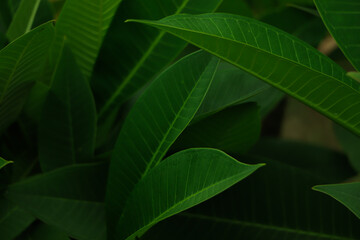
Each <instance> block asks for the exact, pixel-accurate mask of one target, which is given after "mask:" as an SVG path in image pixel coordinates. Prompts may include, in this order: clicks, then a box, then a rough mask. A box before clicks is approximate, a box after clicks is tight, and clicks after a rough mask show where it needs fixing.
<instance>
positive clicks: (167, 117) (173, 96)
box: [106, 51, 219, 228]
mask: <svg viewBox="0 0 360 240" xmlns="http://www.w3.org/2000/svg"><path fill="white" fill-rule="evenodd" d="M218 62H219V60H218V59H216V58H214V57H213V56H211V55H210V54H208V53H206V52H203V51H199V52H196V53H194V54H191V55H189V56H186V57H185V58H183V59H181V60H180V61H178V62H177V63H175V64H174V65H172V66H171V67H169V68H168V69H167V70H166V71H164V72H163V73H162V74H161V75H160V76H159V77H158V78H157V79H156V80H155V81H154V82H153V83H152V84H151V85H150V87H149V88H148V89H147V90H146V92H145V93H144V94H143V95H142V96H141V97H140V98H139V100H138V101H137V102H136V103H135V105H134V106H133V108H132V109H131V111H130V113H129V114H128V116H127V118H126V120H125V122H124V125H123V127H122V130H121V132H120V134H119V137H118V140H117V143H116V146H115V148H114V151H113V154H112V159H111V164H110V172H109V180H108V186H107V198H106V203H107V211H108V214H109V221H108V223H109V224H110V225H111V224H113V223H116V222H117V220H118V219H119V218H120V215H121V214H122V210H123V207H124V205H125V203H126V199H127V198H128V196H129V195H130V193H131V192H132V191H133V189H134V187H135V185H136V184H137V183H138V182H139V181H140V180H141V179H142V178H143V177H144V176H145V175H146V174H147V173H148V172H149V170H151V168H153V167H155V166H156V165H157V164H158V163H159V162H160V161H161V160H162V158H163V157H164V155H165V154H166V152H167V150H168V149H169V147H170V146H171V144H172V143H173V142H174V141H175V140H176V138H177V137H178V136H179V135H180V133H181V132H182V131H183V130H184V129H185V127H186V126H187V125H188V124H189V122H190V121H191V119H192V117H193V116H194V115H195V113H196V111H197V109H198V108H199V106H200V104H201V102H202V100H203V99H204V96H205V94H206V91H207V90H208V88H209V85H210V83H211V80H212V79H213V77H214V74H215V72H216V68H217V65H218ZM110 228H112V226H110Z"/></svg>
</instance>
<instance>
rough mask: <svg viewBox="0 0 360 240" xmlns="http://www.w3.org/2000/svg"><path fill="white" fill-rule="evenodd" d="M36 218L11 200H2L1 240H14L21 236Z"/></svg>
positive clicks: (0, 207) (0, 209) (0, 201)
mask: <svg viewBox="0 0 360 240" xmlns="http://www.w3.org/2000/svg"><path fill="white" fill-rule="evenodd" d="M34 221H35V217H34V216H32V215H31V214H29V213H28V212H27V211H25V210H23V209H21V208H20V207H19V206H16V205H15V204H13V203H11V202H10V201H9V200H7V199H4V198H0V239H1V240H13V239H14V238H15V237H17V236H18V235H20V234H21V233H22V232H23V231H24V230H25V229H26V228H27V227H28V226H30V224H31V223H33V222H34Z"/></svg>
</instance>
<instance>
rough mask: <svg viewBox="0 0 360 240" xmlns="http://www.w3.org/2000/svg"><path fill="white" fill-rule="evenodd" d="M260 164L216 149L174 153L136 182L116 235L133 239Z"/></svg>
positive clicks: (211, 194) (223, 187)
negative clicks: (241, 161)
mask: <svg viewBox="0 0 360 240" xmlns="http://www.w3.org/2000/svg"><path fill="white" fill-rule="evenodd" d="M260 166H261V165H247V164H243V163H240V162H238V161H237V160H236V159H233V158H231V157H230V156H228V155H226V154H224V153H223V152H221V151H219V150H214V149H190V150H186V151H183V152H179V153H176V154H174V155H173V156H171V157H169V158H167V159H165V160H164V161H163V162H162V163H160V164H159V165H158V166H156V167H155V168H154V169H153V170H151V171H150V172H149V173H148V174H147V175H146V176H145V177H144V178H143V179H142V180H141V181H140V182H139V183H138V184H137V185H136V187H135V189H134V191H133V192H132V194H131V196H130V198H129V201H128V204H127V205H126V207H125V209H124V214H123V215H122V217H121V218H120V220H119V223H118V228H117V235H116V236H117V238H116V239H133V238H134V237H135V236H137V235H138V233H140V232H142V231H143V230H144V229H148V228H149V227H151V226H152V225H154V224H156V223H157V222H159V221H161V220H164V219H166V218H168V217H170V216H172V215H175V214H177V213H179V212H181V211H184V210H186V209H188V208H190V207H193V206H195V205H197V204H199V203H201V202H203V201H205V200H207V199H209V198H211V197H213V196H215V195H217V194H218V193H220V192H222V191H224V190H225V189H227V188H229V187H230V186H232V185H234V184H235V183H237V182H239V181H240V180H242V179H244V178H246V177H247V176H249V175H250V174H251V173H253V172H254V171H255V170H256V169H258V168H259V167H260Z"/></svg>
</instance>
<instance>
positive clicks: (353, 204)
mask: <svg viewBox="0 0 360 240" xmlns="http://www.w3.org/2000/svg"><path fill="white" fill-rule="evenodd" d="M313 189H314V190H316V191H319V192H323V193H325V194H327V195H329V196H331V197H333V198H334V199H336V200H337V201H339V202H340V203H342V204H344V205H345V206H346V207H347V208H348V209H349V210H350V211H352V212H353V213H354V214H355V215H356V216H357V217H358V218H360V182H354V183H343V184H332V185H319V186H315V187H314V188H313Z"/></svg>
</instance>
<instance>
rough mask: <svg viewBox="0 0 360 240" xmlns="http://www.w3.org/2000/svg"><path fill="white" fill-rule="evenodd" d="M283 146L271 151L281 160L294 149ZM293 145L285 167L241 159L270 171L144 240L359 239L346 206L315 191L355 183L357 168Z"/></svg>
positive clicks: (263, 159)
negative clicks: (351, 179) (316, 186)
mask: <svg viewBox="0 0 360 240" xmlns="http://www.w3.org/2000/svg"><path fill="white" fill-rule="evenodd" d="M272 141H274V140H272ZM282 143H284V141H280V142H278V141H276V142H275V143H274V144H271V146H272V147H273V150H275V151H276V152H279V154H280V153H281V151H283V150H284V149H286V147H287V146H288V144H285V145H283V144H282ZM266 144H268V141H267V143H266ZM290 144H291V145H293V148H292V149H291V150H292V152H290V151H288V152H287V153H286V154H287V155H285V154H283V157H282V159H281V160H280V161H277V159H274V158H272V157H271V158H270V157H253V158H252V160H250V159H251V158H250V157H249V156H248V157H246V158H244V157H237V158H238V159H239V160H241V161H251V162H252V163H254V162H265V163H266V167H264V168H262V169H261V170H260V171H257V172H255V173H254V174H252V175H251V177H249V178H246V179H244V180H243V181H241V182H240V183H238V184H237V185H235V186H233V187H232V188H230V189H229V190H227V191H225V192H223V193H222V194H220V195H218V196H216V197H214V198H212V199H210V200H208V201H207V202H205V203H203V204H200V205H199V206H197V207H195V208H192V209H190V210H188V211H187V212H185V213H180V214H178V215H177V216H175V217H173V218H171V219H169V220H165V221H164V222H162V223H160V224H159V225H157V226H155V227H154V228H152V229H150V230H149V231H148V233H146V234H145V235H144V237H143V238H141V239H144V240H152V239H174V240H180V239H194V240H195V239H209V240H218V239H246V240H255V239H284V240H294V239H302V240H355V239H359V238H360V232H359V231H358V229H359V227H360V221H358V219H357V218H356V217H355V216H353V215H352V213H350V212H349V211H348V210H347V209H346V208H344V207H343V206H341V205H340V204H338V205H336V204H334V203H335V201H331V200H332V199H327V198H326V197H325V196H322V195H321V194H317V193H316V192H314V191H312V190H311V187H312V186H313V185H314V184H320V183H326V182H328V181H332V179H342V180H345V179H346V178H348V177H350V176H351V175H352V174H353V172H351V171H350V172H349V171H348V170H349V169H351V168H350V166H349V165H348V164H347V163H346V161H344V160H345V156H343V155H340V154H339V153H336V152H333V151H330V150H326V149H320V150H319V149H318V148H317V147H313V146H310V145H304V144H296V143H290ZM269 147H270V146H269ZM261 150H262V148H260V149H258V150H256V148H255V149H254V152H257V153H259V152H261V153H263V154H264V155H265V154H266V153H265V152H262V151H261ZM313 152H316V153H317V154H316V155H315V156H314V155H313ZM321 154H322V155H321ZM299 155H300V156H301V157H300V158H298V156H299ZM328 156H330V161H329V162H327V163H328V164H327V165H322V169H321V170H322V173H320V174H314V172H309V171H308V169H309V168H311V165H312V164H316V165H321V164H323V163H326V160H327V159H326V157H328ZM274 157H275V156H274ZM303 157H307V158H303ZM296 160H301V161H302V162H301V164H302V165H304V166H306V167H307V168H308V169H306V168H304V167H300V166H298V165H293V163H295V164H297V163H298V161H296ZM318 160H320V162H317V161H318ZM324 166H326V168H325V167H324ZM316 171H317V170H316Z"/></svg>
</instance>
